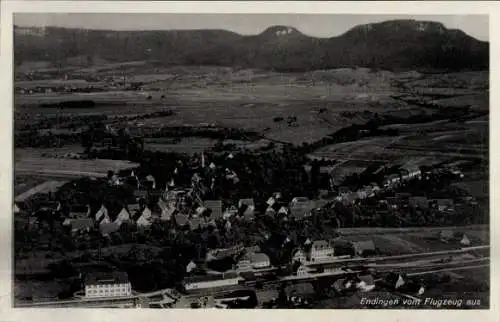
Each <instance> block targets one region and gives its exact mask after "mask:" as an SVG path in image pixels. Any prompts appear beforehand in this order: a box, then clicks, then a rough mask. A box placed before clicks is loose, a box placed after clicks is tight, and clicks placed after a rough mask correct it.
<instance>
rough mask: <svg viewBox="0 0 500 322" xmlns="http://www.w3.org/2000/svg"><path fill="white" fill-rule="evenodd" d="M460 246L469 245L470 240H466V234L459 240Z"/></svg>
mask: <svg viewBox="0 0 500 322" xmlns="http://www.w3.org/2000/svg"><path fill="white" fill-rule="evenodd" d="M460 244H462V245H464V246H469V245H470V240H469V238H467V235H466V234H464V235H463V237H462V239H461V240H460Z"/></svg>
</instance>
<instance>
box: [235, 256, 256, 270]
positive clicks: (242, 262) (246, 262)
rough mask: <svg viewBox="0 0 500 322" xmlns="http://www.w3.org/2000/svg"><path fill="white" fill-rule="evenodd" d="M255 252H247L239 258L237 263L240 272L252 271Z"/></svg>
mask: <svg viewBox="0 0 500 322" xmlns="http://www.w3.org/2000/svg"><path fill="white" fill-rule="evenodd" d="M253 254H255V253H245V254H243V256H241V258H240V259H239V260H238V263H237V264H236V270H237V271H239V272H247V271H251V270H253V269H252V261H251V255H253Z"/></svg>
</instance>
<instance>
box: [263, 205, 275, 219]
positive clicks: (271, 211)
mask: <svg viewBox="0 0 500 322" xmlns="http://www.w3.org/2000/svg"><path fill="white" fill-rule="evenodd" d="M264 214H265V215H266V216H271V217H274V215H276V210H274V208H273V207H271V206H269V207H267V209H266V211H265V212H264Z"/></svg>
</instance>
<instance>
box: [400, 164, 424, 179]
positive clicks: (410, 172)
mask: <svg viewBox="0 0 500 322" xmlns="http://www.w3.org/2000/svg"><path fill="white" fill-rule="evenodd" d="M403 169H404V170H406V172H407V176H408V178H409V179H413V178H421V177H422V170H420V168H419V167H418V166H416V165H412V164H409V165H405V166H404V167H403Z"/></svg>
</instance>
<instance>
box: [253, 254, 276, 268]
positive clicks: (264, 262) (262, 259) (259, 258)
mask: <svg viewBox="0 0 500 322" xmlns="http://www.w3.org/2000/svg"><path fill="white" fill-rule="evenodd" d="M249 257H250V262H251V263H252V267H253V268H255V269H260V268H267V267H270V266H271V261H270V260H269V256H267V255H266V254H264V253H253V254H250V255H249Z"/></svg>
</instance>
